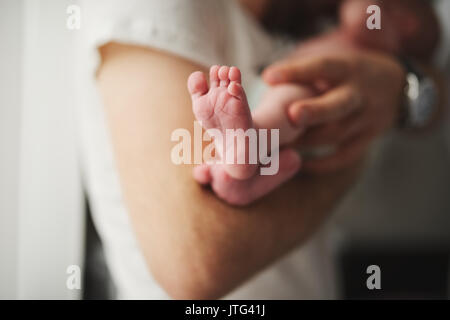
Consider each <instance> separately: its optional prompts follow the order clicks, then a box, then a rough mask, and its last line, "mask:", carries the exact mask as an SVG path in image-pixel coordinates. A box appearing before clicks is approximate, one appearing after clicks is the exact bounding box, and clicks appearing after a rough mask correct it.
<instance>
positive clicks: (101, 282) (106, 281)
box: [82, 204, 115, 300]
mask: <svg viewBox="0 0 450 320" xmlns="http://www.w3.org/2000/svg"><path fill="white" fill-rule="evenodd" d="M85 244H86V248H85V259H84V261H85V263H84V268H83V270H84V272H83V275H84V278H83V287H82V288H83V300H110V299H115V288H114V285H113V282H112V278H111V276H110V273H109V270H108V267H107V265H106V261H105V256H104V252H103V245H102V243H101V240H100V237H99V235H98V233H97V230H96V229H95V226H94V223H93V221H92V218H91V214H90V210H89V205H88V204H86V242H85Z"/></svg>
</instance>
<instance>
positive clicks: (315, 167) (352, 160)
mask: <svg viewBox="0 0 450 320" xmlns="http://www.w3.org/2000/svg"><path fill="white" fill-rule="evenodd" d="M372 138H373V135H371V134H369V133H366V134H364V135H359V136H356V137H355V138H353V139H351V140H349V141H347V142H346V143H344V144H342V145H341V146H339V148H338V150H337V151H336V153H334V154H332V155H330V156H328V157H324V158H319V159H312V160H305V161H304V163H303V170H304V171H306V172H309V173H314V174H326V173H330V172H335V171H338V170H342V169H346V168H349V167H351V166H354V165H356V164H357V163H358V162H359V161H360V160H362V158H363V157H364V156H365V154H366V152H367V149H368V147H369V145H370V143H371V141H372Z"/></svg>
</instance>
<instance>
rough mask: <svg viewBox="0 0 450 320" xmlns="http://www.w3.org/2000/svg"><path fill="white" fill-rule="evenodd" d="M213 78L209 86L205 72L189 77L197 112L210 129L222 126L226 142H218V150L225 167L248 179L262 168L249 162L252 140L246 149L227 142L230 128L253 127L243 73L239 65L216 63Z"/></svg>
mask: <svg viewBox="0 0 450 320" xmlns="http://www.w3.org/2000/svg"><path fill="white" fill-rule="evenodd" d="M209 77H210V87H209V88H208V84H207V81H206V77H205V75H204V74H203V73H202V72H194V73H193V74H191V75H190V77H189V79H188V89H189V93H190V94H191V97H192V107H193V111H194V115H195V117H196V119H197V120H198V121H199V122H201V123H202V126H203V127H204V128H205V129H206V130H208V129H218V130H219V131H220V132H221V133H222V137H223V139H224V140H225V141H223V145H218V144H216V149H217V151H218V152H219V154H220V155H221V157H222V160H224V163H225V164H224V170H225V171H226V172H227V173H228V174H229V175H230V176H231V177H232V178H235V179H240V180H244V179H248V178H249V177H251V176H253V175H254V174H255V171H256V169H257V167H258V165H257V164H250V163H249V161H248V159H249V155H248V150H249V146H248V143H247V142H246V144H245V148H243V149H242V148H235V145H236V144H235V143H234V139H233V141H226V131H227V129H235V130H236V129H242V130H243V131H246V130H247V129H250V128H253V121H252V116H251V113H250V108H249V106H248V102H247V98H246V96H245V92H244V89H243V87H242V84H241V72H240V70H239V69H238V68H236V67H231V68H230V67H227V66H222V67H219V66H213V67H211V69H210V73H209ZM230 140H231V139H230ZM216 143H217V140H216ZM231 148H233V149H231ZM227 151H228V152H233V155H234V161H231V162H232V163H228V161H225V160H226V159H227V157H226V154H227ZM242 157H243V158H242ZM240 158H242V159H245V164H238V161H237V159H240ZM232 160H233V159H232Z"/></svg>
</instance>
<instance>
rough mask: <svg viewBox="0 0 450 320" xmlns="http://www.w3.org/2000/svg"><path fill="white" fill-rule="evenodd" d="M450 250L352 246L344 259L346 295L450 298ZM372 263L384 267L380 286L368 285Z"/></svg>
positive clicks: (344, 288)
mask: <svg viewBox="0 0 450 320" xmlns="http://www.w3.org/2000/svg"><path fill="white" fill-rule="evenodd" d="M409 248H411V245H410V246H409ZM449 253H450V250H440V251H439V250H435V249H431V248H430V249H429V250H427V249H425V248H420V249H417V250H414V251H412V250H411V249H408V250H403V249H401V248H376V249H374V248H370V249H362V248H357V249H355V248H348V249H346V250H345V251H344V252H343V253H342V255H341V259H340V260H341V263H340V264H341V275H342V282H341V284H342V286H343V291H344V297H343V298H344V299H448V293H449V278H448V271H449V258H450V255H449ZM370 265H378V266H379V267H380V269H381V289H380V290H376V289H374V290H369V289H368V288H367V286H366V281H367V279H368V277H369V276H370V274H367V273H366V270H367V267H368V266H370Z"/></svg>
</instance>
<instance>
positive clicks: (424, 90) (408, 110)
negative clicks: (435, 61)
mask: <svg viewBox="0 0 450 320" xmlns="http://www.w3.org/2000/svg"><path fill="white" fill-rule="evenodd" d="M400 60H401V62H402V64H403V66H404V68H405V70H406V86H405V89H404V104H403V106H402V112H401V113H402V114H401V119H400V126H401V127H402V128H409V129H423V128H425V127H426V126H427V125H429V124H430V122H431V120H432V119H433V116H434V113H435V111H436V110H437V107H438V89H437V85H436V83H435V81H434V80H433V79H432V78H431V77H428V76H427V75H425V73H424V72H422V70H420V68H419V67H418V66H417V65H415V64H414V63H413V62H412V61H410V60H408V59H400Z"/></svg>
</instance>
